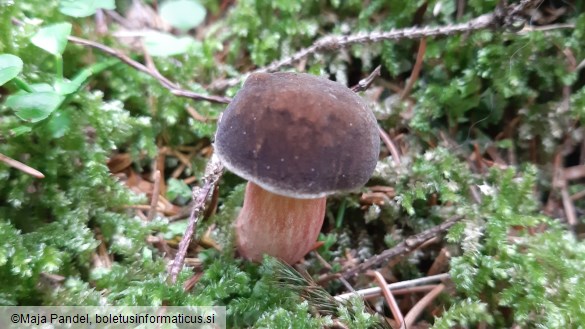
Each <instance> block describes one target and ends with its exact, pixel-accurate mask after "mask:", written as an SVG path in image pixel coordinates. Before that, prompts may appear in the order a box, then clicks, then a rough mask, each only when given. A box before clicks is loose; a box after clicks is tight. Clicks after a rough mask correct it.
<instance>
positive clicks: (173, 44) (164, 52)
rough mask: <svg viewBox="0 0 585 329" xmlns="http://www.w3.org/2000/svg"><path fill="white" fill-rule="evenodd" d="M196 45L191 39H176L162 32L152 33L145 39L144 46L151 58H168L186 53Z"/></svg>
mask: <svg viewBox="0 0 585 329" xmlns="http://www.w3.org/2000/svg"><path fill="white" fill-rule="evenodd" d="M195 45H196V41H195V39H193V38H191V37H175V36H174V35H171V34H167V33H160V32H150V33H148V34H147V35H146V37H145V38H144V46H145V47H146V51H147V52H148V53H149V54H150V55H151V56H158V57H167V56H173V55H180V54H184V53H186V52H187V51H188V50H189V48H190V47H193V46H195Z"/></svg>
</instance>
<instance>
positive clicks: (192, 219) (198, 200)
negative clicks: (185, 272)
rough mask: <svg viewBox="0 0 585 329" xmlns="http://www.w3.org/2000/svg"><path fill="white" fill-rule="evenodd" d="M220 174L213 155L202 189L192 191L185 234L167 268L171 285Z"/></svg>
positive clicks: (181, 264)
mask: <svg viewBox="0 0 585 329" xmlns="http://www.w3.org/2000/svg"><path fill="white" fill-rule="evenodd" d="M222 172H223V166H222V164H221V162H220V161H219V159H218V158H217V157H216V156H215V155H213V156H212V157H211V159H210V160H209V162H208V163H207V167H206V168H205V176H204V177H203V179H202V182H203V185H202V187H201V188H199V189H195V188H194V189H193V208H191V214H190V215H189V224H188V225H187V229H186V230H185V234H184V235H183V239H182V240H181V243H179V250H178V251H177V255H176V256H175V259H174V260H173V263H172V264H171V266H170V268H169V280H170V282H171V283H175V282H176V281H177V276H178V275H179V272H180V271H181V268H183V263H184V262H185V257H186V255H187V249H188V247H189V244H190V243H191V239H192V238H193V234H194V233H195V228H196V227H197V222H198V221H199V215H201V213H202V212H203V210H204V209H205V201H206V200H207V199H208V198H209V196H210V194H211V192H212V191H213V188H214V187H215V185H216V184H217V182H218V181H219V178H220V177H221V174H222Z"/></svg>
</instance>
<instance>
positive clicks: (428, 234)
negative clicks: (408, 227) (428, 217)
mask: <svg viewBox="0 0 585 329" xmlns="http://www.w3.org/2000/svg"><path fill="white" fill-rule="evenodd" d="M461 219H463V216H454V217H451V218H449V219H447V220H446V221H444V222H443V223H441V224H439V225H437V226H435V227H433V228H430V229H428V230H426V231H424V232H421V233H419V234H416V235H413V236H411V237H409V238H407V239H406V240H404V241H403V242H401V243H399V244H398V245H396V246H395V247H393V248H390V249H387V250H384V251H383V252H382V253H381V254H379V255H375V256H373V257H371V258H369V259H367V260H366V261H364V262H363V263H361V264H359V265H357V266H354V267H352V268H349V269H347V270H345V271H344V272H343V273H342V276H343V277H344V278H346V279H347V278H350V277H352V276H354V275H356V274H358V273H360V272H364V271H366V270H368V269H370V268H373V267H376V266H379V265H380V264H382V263H385V262H388V261H389V260H391V259H393V258H395V257H399V256H402V255H406V254H408V253H409V252H411V251H413V250H415V249H416V248H418V247H419V246H421V245H422V244H423V243H425V242H426V241H428V240H429V239H432V238H434V237H436V236H437V235H439V234H441V233H443V232H445V231H447V230H448V229H449V228H451V226H453V225H455V224H456V223H457V222H459V221H460V220H461Z"/></svg>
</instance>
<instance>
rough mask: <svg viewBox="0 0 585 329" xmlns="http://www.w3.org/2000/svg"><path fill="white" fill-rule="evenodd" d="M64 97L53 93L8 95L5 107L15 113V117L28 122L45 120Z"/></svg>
mask: <svg viewBox="0 0 585 329" xmlns="http://www.w3.org/2000/svg"><path fill="white" fill-rule="evenodd" d="M63 99H64V97H63V96H62V95H59V94H57V93H55V92H53V91H44V92H34V93H20V94H15V95H10V96H8V98H7V99H6V106H8V107H10V108H12V109H13V110H15V111H16V116H17V117H19V118H21V119H22V120H25V121H29V122H33V123H34V122H39V121H41V120H44V119H46V118H47V117H48V116H49V115H51V113H53V111H55V110H56V109H58V108H59V106H60V105H61V102H63Z"/></svg>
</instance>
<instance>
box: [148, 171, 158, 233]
mask: <svg viewBox="0 0 585 329" xmlns="http://www.w3.org/2000/svg"><path fill="white" fill-rule="evenodd" d="M159 194H160V170H157V171H155V172H154V188H153V190H152V198H151V200H150V209H149V210H148V216H147V217H146V220H147V221H149V222H150V221H152V220H153V219H154V215H156V205H157V204H158V196H159Z"/></svg>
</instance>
